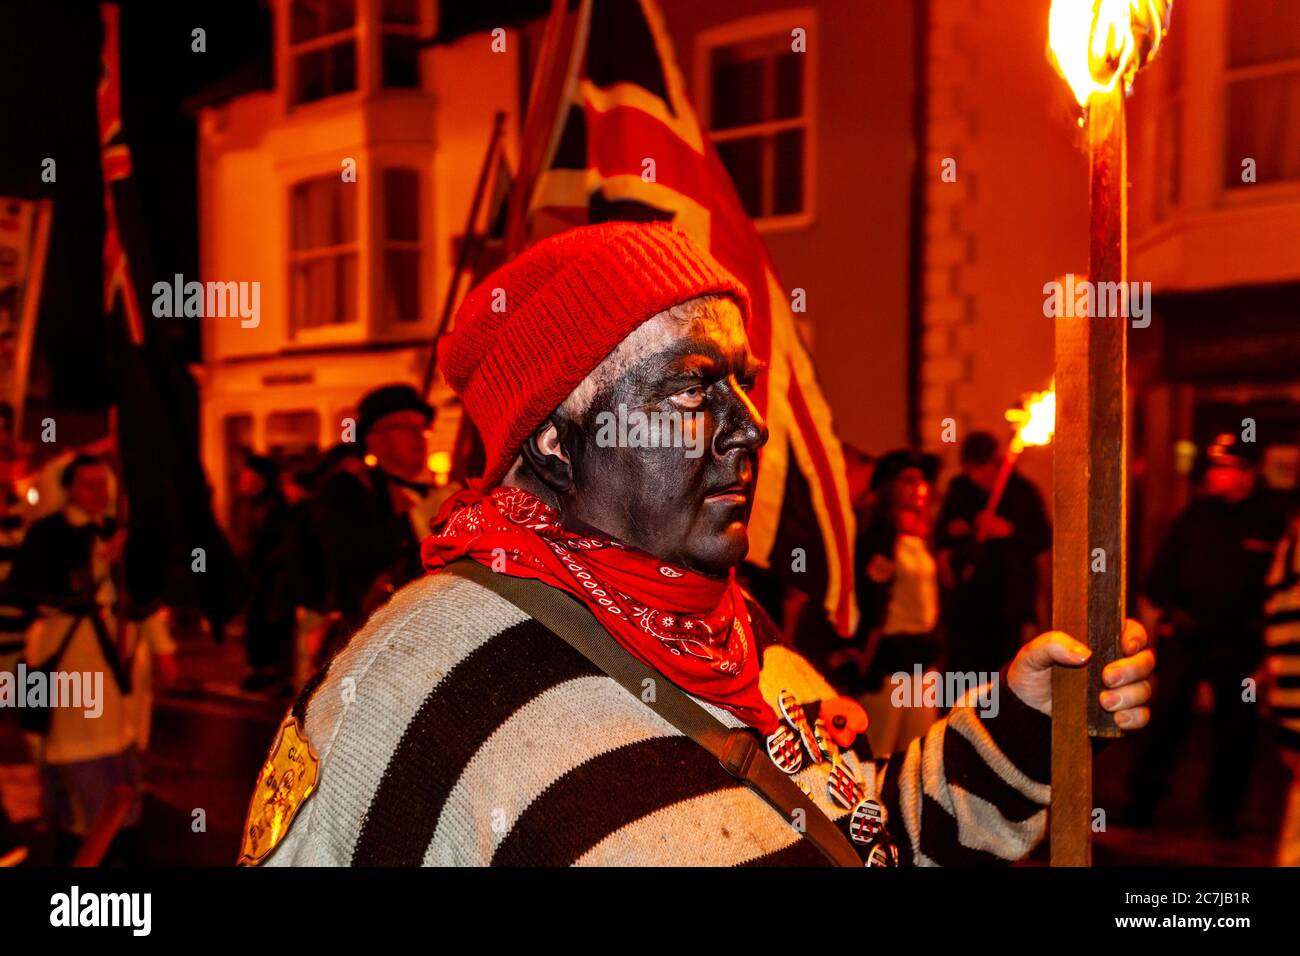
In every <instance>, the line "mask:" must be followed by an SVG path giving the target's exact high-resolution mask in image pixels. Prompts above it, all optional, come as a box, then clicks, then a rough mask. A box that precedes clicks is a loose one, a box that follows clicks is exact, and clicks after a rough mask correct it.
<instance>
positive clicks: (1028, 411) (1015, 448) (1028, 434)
mask: <svg viewBox="0 0 1300 956" xmlns="http://www.w3.org/2000/svg"><path fill="white" fill-rule="evenodd" d="M1007 421H1009V422H1011V423H1012V424H1016V425H1018V426H1019V427H1018V428H1017V429H1016V434H1015V437H1014V438H1012V439H1011V450H1012V452H1013V453H1014V454H1017V455H1018V454H1020V452H1022V451H1024V449H1025V448H1027V447H1029V446H1030V445H1046V444H1047V443H1048V442H1050V441H1051V440H1052V436H1053V435H1055V434H1056V382H1052V384H1051V385H1050V386H1048V389H1047V391H1045V392H1035V393H1034V394H1033V395H1031V396H1029V399H1028V400H1027V401H1026V402H1025V403H1024V405H1023V406H1022V407H1021V408H1010V409H1007Z"/></svg>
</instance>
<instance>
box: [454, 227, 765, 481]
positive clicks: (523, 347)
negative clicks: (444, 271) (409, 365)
mask: <svg viewBox="0 0 1300 956" xmlns="http://www.w3.org/2000/svg"><path fill="white" fill-rule="evenodd" d="M711 294H712V295H718V294H720V295H729V296H731V297H732V298H733V299H735V301H736V304H737V305H738V306H739V307H740V312H741V317H742V318H743V319H744V321H745V324H746V326H748V324H749V295H748V293H747V292H746V291H745V287H744V286H743V285H741V284H740V282H739V281H738V280H737V279H736V278H735V277H734V276H732V275H731V274H730V273H729V272H727V271H726V270H725V269H723V268H722V266H720V265H718V263H717V262H715V261H714V260H713V258H712V257H711V256H710V255H709V254H708V253H707V252H705V251H704V250H703V249H702V248H701V247H700V245H699V244H698V243H696V242H695V240H693V239H692V238H691V237H690V236H688V235H686V233H684V232H681V231H680V230H678V229H675V228H673V227H672V226H669V225H666V224H663V223H633V222H610V223H602V224H600V225H596V226H582V227H579V228H577V229H570V230H569V231H568V232H563V233H560V234H559V235H556V236H552V237H550V238H549V239H545V240H543V241H542V242H539V243H537V245H535V246H532V247H531V248H530V249H528V250H527V251H525V252H524V253H523V254H522V255H520V256H519V257H518V258H516V259H514V260H512V261H511V262H509V263H507V264H506V265H504V266H502V267H501V268H500V269H498V270H496V271H495V272H493V273H492V274H491V275H489V276H488V277H487V278H486V279H484V280H483V282H482V283H480V284H479V285H478V286H476V287H475V288H474V289H472V290H471V291H470V293H469V294H468V295H467V296H466V297H465V301H464V302H462V303H461V306H460V309H459V310H458V311H457V313H456V326H455V331H454V332H452V333H451V334H450V335H448V336H446V337H445V338H444V339H443V340H442V341H441V342H440V343H439V345H438V364H439V367H440V368H441V369H442V374H443V376H444V377H445V378H446V379H447V381H448V383H450V385H451V387H452V388H453V389H455V391H456V394H457V395H459V396H460V397H461V400H462V401H463V402H464V403H465V410H466V411H467V412H468V413H469V416H470V418H471V419H472V420H473V422H474V424H475V425H476V426H477V427H478V430H479V434H480V435H482V436H483V445H484V448H485V449H486V451H487V466H486V469H485V471H484V474H483V484H484V487H485V488H492V487H495V486H496V485H499V484H500V483H501V479H502V478H504V477H505V475H506V472H507V471H509V470H510V466H511V464H513V463H514V460H515V457H516V456H517V455H518V454H519V449H520V447H521V446H522V445H523V443H524V441H525V440H526V439H527V438H528V436H529V435H531V434H532V433H533V432H534V431H535V430H536V429H537V427H538V426H539V425H541V423H542V422H543V421H545V420H546V416H547V415H549V414H551V412H553V411H555V409H556V408H558V407H559V405H560V403H561V402H562V401H564V399H566V398H567V397H568V396H569V393H570V392H572V391H573V390H574V389H575V388H576V387H577V386H578V385H579V383H581V382H582V380H583V379H584V378H586V377H587V375H588V374H590V373H591V371H592V370H593V369H595V368H596V367H597V366H598V365H600V363H601V362H602V361H603V360H604V359H605V357H606V356H607V355H609V353H610V352H612V351H613V350H614V348H615V346H617V345H618V344H619V343H620V342H622V341H623V339H625V338H627V336H628V335H629V334H630V333H631V332H632V331H633V330H634V329H636V328H637V327H638V326H639V325H641V323H643V322H645V321H646V320H647V319H649V318H651V317H653V316H655V315H657V314H658V313H660V312H662V311H664V310H665V309H668V308H671V307H672V306H674V305H680V304H681V303H683V302H688V301H690V300H691V299H694V298H696V297H698V296H702V295H711Z"/></svg>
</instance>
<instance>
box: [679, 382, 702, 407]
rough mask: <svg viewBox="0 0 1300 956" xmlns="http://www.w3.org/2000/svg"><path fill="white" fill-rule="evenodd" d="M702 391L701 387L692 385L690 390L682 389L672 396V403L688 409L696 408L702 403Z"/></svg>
mask: <svg viewBox="0 0 1300 956" xmlns="http://www.w3.org/2000/svg"><path fill="white" fill-rule="evenodd" d="M704 391H705V389H704V386H703V385H692V386H691V387H690V388H684V389H682V390H681V391H680V392H678V393H677V394H676V395H674V396H673V401H675V402H677V403H678V404H679V405H685V406H687V407H688V408H696V407H697V406H699V405H700V404H701V403H702V402H703V401H704Z"/></svg>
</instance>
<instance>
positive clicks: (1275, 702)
mask: <svg viewBox="0 0 1300 956" xmlns="http://www.w3.org/2000/svg"><path fill="white" fill-rule="evenodd" d="M1268 588H1269V597H1268V601H1267V602H1266V603H1265V605H1264V615H1265V619H1264V649H1265V654H1266V660H1265V663H1266V666H1267V668H1268V678H1269V679H1268V703H1269V709H1270V711H1271V712H1272V715H1273V720H1274V722H1275V723H1276V724H1277V729H1278V738H1279V743H1281V744H1282V746H1284V747H1286V748H1287V749H1288V750H1293V751H1300V520H1297V521H1296V522H1293V523H1292V525H1291V529H1290V530H1289V531H1288V532H1287V534H1286V535H1285V536H1284V537H1283V538H1282V541H1281V542H1280V543H1279V544H1278V549H1277V555H1276V556H1275V558H1274V561H1273V568H1272V570H1271V571H1270V572H1269V576H1268Z"/></svg>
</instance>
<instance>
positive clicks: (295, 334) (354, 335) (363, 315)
mask: <svg viewBox="0 0 1300 956" xmlns="http://www.w3.org/2000/svg"><path fill="white" fill-rule="evenodd" d="M334 177H339V182H340V183H341V184H342V186H343V188H345V189H357V190H358V193H357V194H356V195H355V196H354V197H353V202H355V203H356V208H355V209H354V213H353V215H354V219H355V222H356V233H355V237H354V238H353V240H352V241H351V242H348V243H342V244H337V245H332V246H317V247H313V248H311V249H309V250H301V249H295V248H294V247H293V191H294V189H295V188H297V187H298V186H299V185H301V184H303V183H307V182H311V181H313V180H317V179H332V178H334ZM357 178H358V179H359V180H360V179H361V178H362V176H361V173H360V172H358V177H357ZM359 185H360V184H359V183H345V182H343V181H342V178H341V176H340V174H339V172H338V170H335V169H318V170H312V171H304V172H302V173H301V174H300V175H295V176H292V177H290V178H287V179H286V180H285V181H284V193H283V195H284V209H285V216H284V222H285V226H286V228H285V231H284V244H285V278H286V280H287V282H288V285H287V286H286V288H285V299H286V305H287V317H286V318H287V321H286V322H285V340H286V342H287V344H288V346H289V347H290V348H292V347H293V346H295V345H296V346H305V345H322V344H329V343H334V342H356V341H361V340H364V338H365V330H366V319H367V313H368V309H367V307H366V305H367V302H368V301H369V300H368V298H367V297H368V295H369V293H368V289H369V282H370V277H369V275H368V272H369V267H370V264H369V262H367V255H368V250H369V249H371V248H372V245H371V244H370V243H368V242H367V240H366V236H367V233H366V230H368V229H369V228H370V222H371V217H370V212H369V208H368V207H369V205H370V198H369V197H368V196H367V195H366V193H365V192H364V191H362V190H360V189H359ZM349 252H350V253H352V255H353V256H354V257H355V259H356V266H357V279H356V299H355V301H354V302H353V303H352V319H351V321H348V322H338V323H330V324H328V325H312V326H305V327H301V328H300V327H298V326H297V325H296V324H295V320H296V318H297V316H296V314H295V311H294V310H295V309H296V307H297V303H296V302H295V300H294V293H293V285H294V269H295V268H296V267H297V265H298V264H299V263H300V262H305V261H308V260H311V259H318V258H323V257H325V256H337V255H344V254H347V253H349Z"/></svg>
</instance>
